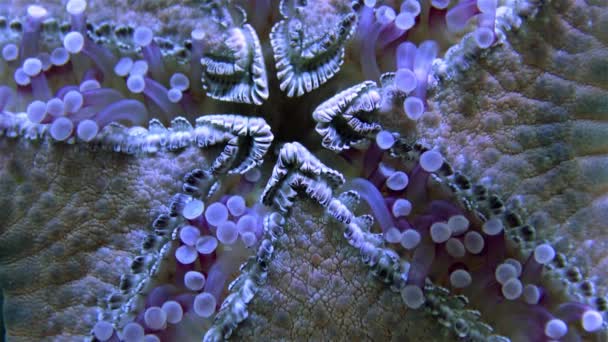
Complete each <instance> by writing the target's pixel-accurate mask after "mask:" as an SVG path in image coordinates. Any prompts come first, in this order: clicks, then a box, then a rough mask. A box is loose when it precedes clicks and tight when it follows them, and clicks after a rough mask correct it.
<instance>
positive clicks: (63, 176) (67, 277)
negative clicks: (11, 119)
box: [0, 139, 206, 341]
mask: <svg viewBox="0 0 608 342" xmlns="http://www.w3.org/2000/svg"><path fill="white" fill-rule="evenodd" d="M0 151H1V152H0V156H1V157H0V165H1V166H0V193H1V195H0V206H1V207H2V211H1V214H2V223H1V224H0V287H1V288H2V291H3V293H4V318H5V319H6V322H5V324H6V326H7V336H9V340H11V341H13V340H16V341H19V340H32V341H34V340H36V341H38V340H44V339H48V340H51V339H59V340H73V339H74V338H77V337H80V338H81V339H82V338H84V337H85V336H87V335H88V332H89V330H90V329H91V327H92V325H93V324H94V323H95V322H96V321H97V319H98V317H97V315H98V314H99V313H100V312H101V311H100V309H99V307H105V305H106V304H105V301H106V299H107V297H108V295H109V294H110V293H112V292H116V291H118V290H117V287H118V283H119V278H120V276H121V275H122V274H124V273H126V272H127V270H128V268H129V264H130V260H131V259H132V257H133V256H134V255H137V254H138V251H139V248H140V246H141V241H142V239H143V237H144V236H145V233H146V232H147V231H149V223H150V222H151V221H152V220H153V219H154V217H155V215H154V214H155V213H156V214H157V212H156V211H157V210H158V209H159V208H161V207H162V206H163V205H164V204H165V203H166V202H167V199H168V198H170V196H171V195H172V194H173V193H175V192H176V191H178V190H179V187H180V186H181V181H180V180H181V176H182V170H184V169H192V168H194V167H196V166H200V165H204V164H206V158H205V157H204V156H203V155H202V153H201V150H199V149H198V148H191V149H189V150H185V151H183V152H181V153H180V155H179V156H177V155H173V154H171V153H166V154H164V153H159V154H158V155H156V156H146V157H134V156H125V155H121V154H117V153H114V152H107V151H106V152H104V151H90V150H88V149H87V148H86V147H82V146H81V147H75V146H69V145H64V144H48V143H43V144H41V145H40V144H37V143H29V142H26V141H20V142H15V141H13V140H8V141H7V140H6V139H3V140H1V141H0Z"/></svg>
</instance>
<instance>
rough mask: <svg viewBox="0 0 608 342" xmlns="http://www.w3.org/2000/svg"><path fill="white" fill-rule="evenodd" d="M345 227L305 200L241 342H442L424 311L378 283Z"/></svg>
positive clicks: (293, 214) (297, 209) (288, 229)
mask: <svg viewBox="0 0 608 342" xmlns="http://www.w3.org/2000/svg"><path fill="white" fill-rule="evenodd" d="M343 229H344V228H343V227H342V226H341V225H340V224H338V223H337V222H336V221H335V220H333V219H331V218H329V217H328V216H325V215H324V214H323V211H322V210H320V207H319V205H318V204H316V203H313V202H312V201H309V200H304V201H300V202H299V204H298V205H296V206H295V207H294V208H293V209H292V211H291V214H290V218H289V219H288V220H287V224H286V225H285V234H284V235H283V237H282V238H281V239H280V240H279V241H278V243H277V250H276V256H275V261H274V262H273V263H272V264H271V266H270V269H269V276H268V284H267V286H265V287H263V288H262V289H261V290H260V292H259V293H258V296H257V297H256V298H255V299H254V301H253V302H252V304H250V309H251V311H252V314H251V316H250V317H249V318H248V319H247V320H246V321H245V322H244V323H243V325H242V326H241V327H240V328H239V329H238V330H237V331H236V335H235V336H234V337H235V339H237V340H241V339H246V340H255V341H270V340H281V339H286V340H289V341H310V340H313V341H322V340H332V341H345V340H353V341H366V340H374V341H407V340H408V339H411V340H413V341H415V340H419V339H424V338H425V337H426V338H428V336H433V338H434V339H435V340H441V336H440V335H438V334H437V331H436V328H435V326H434V324H433V322H432V321H430V320H428V319H425V316H424V314H423V313H422V312H420V311H416V310H407V309H406V307H405V306H404V305H403V304H402V300H401V297H400V295H399V293H395V292H392V291H389V290H388V289H387V287H386V286H385V285H384V284H381V283H380V282H378V281H376V280H374V279H373V278H372V277H371V275H370V274H369V272H368V271H367V270H366V266H365V265H363V264H362V263H361V262H360V256H359V252H358V251H356V250H355V249H353V248H352V247H350V246H349V245H348V244H346V242H345V240H344V237H343V233H342V232H343Z"/></svg>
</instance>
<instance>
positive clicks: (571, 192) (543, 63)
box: [420, 1, 608, 286]
mask: <svg viewBox="0 0 608 342" xmlns="http://www.w3.org/2000/svg"><path fill="white" fill-rule="evenodd" d="M607 15H608V10H607V7H606V4H605V3H604V4H602V3H601V2H585V1H572V2H571V1H553V2H551V3H548V4H547V5H545V6H543V7H542V8H541V10H540V12H539V13H538V15H537V17H536V18H535V19H533V20H531V21H529V22H525V23H524V24H523V25H522V27H521V28H520V29H518V30H517V31H516V32H512V33H510V34H508V39H507V41H508V43H507V44H504V45H502V46H498V47H495V48H493V49H492V50H491V52H490V53H488V54H484V55H483V56H482V57H481V58H479V59H478V60H476V61H472V62H471V63H470V64H469V67H468V68H467V70H466V72H464V73H462V74H461V75H458V77H456V79H455V80H453V81H446V82H444V83H442V84H440V85H439V91H438V93H437V95H436V97H435V99H436V101H437V103H438V105H437V107H436V108H435V112H434V113H433V115H429V116H427V119H426V120H425V121H424V126H423V127H421V128H420V132H421V135H422V137H423V139H422V140H423V141H427V142H428V143H429V144H431V145H439V146H442V148H443V149H444V151H445V155H446V156H447V158H448V159H449V160H450V162H451V163H452V165H453V166H454V168H455V169H457V170H462V171H463V173H465V174H467V175H468V176H469V177H470V178H471V179H472V180H473V181H475V182H481V183H483V184H486V185H488V186H489V188H490V189H491V190H493V191H495V192H497V193H498V194H501V195H502V198H503V199H504V200H505V201H506V202H509V204H510V206H511V207H516V206H518V207H521V208H522V209H523V212H524V213H525V216H527V217H528V218H529V220H530V222H531V223H532V224H533V225H534V226H535V227H536V231H537V236H538V238H539V239H547V240H548V241H551V242H552V243H555V244H556V246H557V247H558V248H559V249H561V250H563V251H565V252H566V251H567V254H574V256H576V257H577V260H576V261H575V264H578V265H579V266H582V267H583V268H587V267H588V268H589V270H588V271H590V272H591V275H593V276H597V279H595V280H596V281H597V282H598V284H601V285H603V286H606V285H607V282H606V281H607V279H608V277H607V273H605V267H602V265H605V264H606V261H605V258H606V253H605V251H606V248H605V247H606V240H605V239H603V238H601V236H602V235H603V234H605V232H606V230H607V229H608V224H607V222H608V216H607V214H606V212H607V211H606V209H607V208H608V199H607V197H606V193H607V192H608V191H607V190H608V168H607V166H608V154H607V153H608V150H607V147H608V145H606V141H607V138H608V122H607V121H606V118H607V117H606V114H607V113H608V101H607V100H606V98H607V96H608V88H607V84H608V73H607V69H606V65H605V61H606V59H607V58H608V48H607V43H608V36H606V30H605V29H606V26H607V25H608V21H607V18H608V16H607ZM602 28H604V31H602Z"/></svg>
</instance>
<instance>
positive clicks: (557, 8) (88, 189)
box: [0, 1, 608, 340]
mask: <svg viewBox="0 0 608 342" xmlns="http://www.w3.org/2000/svg"><path fill="white" fill-rule="evenodd" d="M142 3H143V2H142ZM601 5H602V2H601V1H596V2H594V3H592V2H589V3H584V2H582V1H578V2H574V1H553V2H550V3H547V4H545V5H544V7H543V8H542V9H541V11H540V13H539V14H538V16H537V17H536V18H534V19H531V22H530V23H525V24H524V25H523V26H522V28H520V29H519V30H518V31H516V32H514V33H509V34H508V45H503V46H497V47H494V48H492V49H491V50H490V51H488V52H487V53H483V56H482V57H481V58H478V59H475V60H473V61H470V62H469V67H468V68H467V69H466V71H464V72H463V73H462V74H460V75H458V78H457V79H455V80H453V81H444V82H441V83H440V84H439V86H438V88H437V94H436V96H435V97H434V98H433V99H434V100H435V101H436V104H434V105H433V109H434V113H433V114H434V115H428V114H427V115H428V116H427V117H426V118H425V120H424V121H423V122H422V123H421V125H420V126H419V127H418V131H419V133H420V135H421V138H422V139H423V141H425V142H428V143H429V144H430V145H440V146H442V147H443V149H444V152H445V153H444V155H445V156H446V157H447V158H448V159H449V160H450V162H452V164H453V165H454V167H455V168H456V169H459V170H462V171H464V173H465V174H467V175H469V176H471V178H472V179H473V180H483V179H488V181H489V183H488V184H489V185H490V187H491V188H492V189H493V190H494V191H496V192H498V193H499V194H501V195H503V197H504V198H506V199H511V202H516V201H519V202H521V204H520V206H521V207H523V208H524V209H525V211H526V212H527V213H528V216H530V217H532V218H534V220H535V222H537V223H536V226H537V228H539V232H540V234H541V237H545V238H547V239H549V240H552V241H555V238H556V237H558V236H562V237H564V240H565V241H567V242H568V243H569V244H571V245H572V246H573V247H574V248H573V250H572V251H571V252H570V253H571V254H574V255H581V256H582V255H585V258H589V259H588V260H587V259H585V258H583V257H580V258H576V259H574V260H573V263H574V264H578V265H583V266H584V265H585V264H586V263H587V262H588V263H589V266H590V269H589V271H590V272H591V275H595V276H596V277H595V278H593V280H594V281H595V282H596V283H598V284H602V282H606V281H607V280H606V279H608V277H606V273H605V270H606V267H605V266H606V265H607V264H608V261H606V259H605V256H606V255H605V253H604V252H603V251H605V250H606V248H605V247H604V246H605V244H606V242H605V241H606V239H603V238H602V235H605V234H602V233H604V232H605V231H606V223H605V222H607V221H606V217H605V215H606V210H604V208H605V207H606V199H605V198H604V197H603V196H602V195H604V194H605V193H606V179H607V177H606V174H605V173H606V170H607V168H606V167H604V165H605V163H606V154H605V153H606V144H605V141H606V140H605V137H606V129H605V127H603V126H600V125H601V124H605V123H604V119H605V114H606V113H608V108H607V107H608V104H607V102H606V99H607V98H608V97H606V95H608V94H606V84H607V83H608V80H607V79H606V75H608V74H607V73H606V69H605V66H604V65H602V64H601V62H605V60H606V59H607V56H606V53H608V51H607V49H606V44H607V42H608V37H607V36H606V32H607V30H606V26H607V25H608V24H607V23H608V11H607V10H606V7H601ZM586 6H590V7H586ZM160 7H162V6H160ZM91 12H92V13H96V11H94V10H93V11H91ZM172 15H173V14H172ZM160 17H161V16H156V18H160ZM176 17H179V16H176ZM142 18H147V17H146V16H142ZM154 20H158V19H154ZM590 22H591V25H589V23H590ZM548 23H549V24H548ZM149 25H150V26H152V27H153V28H155V30H156V29H159V28H158V27H156V26H155V25H154V24H149ZM180 27H185V31H188V27H189V26H187V25H183V26H180ZM159 32H160V33H159V35H160V34H162V32H163V31H162V30H159ZM182 36H184V35H183V34H182ZM545 39H548V40H549V45H547V44H546V43H544V40H545ZM348 68H349V67H348V66H345V69H344V70H342V73H344V72H347V71H348ZM358 81H361V80H358ZM328 89H329V91H330V92H331V91H333V90H334V89H331V88H328ZM326 91H327V90H326ZM330 95H333V93H330V94H328V96H330ZM273 96H276V97H280V95H279V94H274V95H273ZM598 127H599V128H598ZM591 132H593V135H592V139H589V137H588V134H590V133H591ZM583 134H584V136H583ZM0 144H1V145H0V201H1V202H0V203H1V204H0V207H1V208H2V210H1V211H0V215H3V216H2V217H1V218H0V287H1V288H2V291H3V292H4V296H5V298H4V305H5V307H4V312H5V316H4V317H5V319H6V322H5V323H6V325H7V327H8V333H9V335H10V336H15V337H16V338H15V340H40V339H41V338H44V337H47V338H48V339H51V338H55V337H59V338H60V339H61V338H63V339H66V340H67V339H69V338H71V337H74V336H84V335H86V334H87V333H88V331H89V330H90V327H91V326H92V324H93V323H94V322H95V321H96V319H97V317H96V315H97V312H98V309H97V306H100V305H104V300H105V297H106V296H107V294H108V293H110V292H111V291H112V290H114V289H115V288H116V286H117V284H118V278H119V276H120V275H121V274H123V273H125V272H126V269H127V268H128V261H129V259H130V258H131V257H132V256H133V255H135V254H136V251H137V249H138V246H139V245H140V241H141V238H142V237H143V231H144V227H146V226H148V225H149V223H150V222H151V220H152V219H153V218H154V215H153V213H154V210H156V209H158V208H159V207H161V206H162V205H163V204H166V203H167V201H168V200H169V198H170V196H171V195H172V194H174V193H175V192H176V191H178V190H179V185H180V182H179V180H180V179H181V176H183V174H184V173H185V172H187V171H189V170H190V169H192V168H193V167H196V166H200V164H203V163H205V162H204V160H205V159H204V157H202V156H201V155H200V154H199V153H200V152H199V151H198V150H187V151H185V152H181V153H178V154H160V155H157V156H144V157H141V158H136V157H126V156H122V155H118V154H115V153H109V152H90V151H82V150H79V149H78V148H77V147H74V146H66V145H63V144H57V145H52V146H47V145H44V146H41V147H40V146H34V145H32V144H28V143H25V142H19V143H14V142H13V141H12V140H11V141H7V140H6V139H4V138H3V139H2V140H0ZM322 154H324V153H320V154H319V155H322ZM322 159H324V162H328V164H329V165H332V164H331V163H330V162H329V160H330V159H329V158H322ZM473 161H476V163H473ZM32 165H33V167H32ZM341 171H345V170H341ZM524 180H525V181H524ZM76 203H77V204H78V206H84V207H85V210H82V211H78V210H75V209H73V207H72V206H73V205H74V204H76ZM5 209H11V210H5ZM319 213H320V211H319V209H318V207H316V206H315V205H311V204H309V203H300V204H299V205H298V206H296V207H294V209H293V212H292V214H291V217H290V218H289V220H288V224H287V227H286V236H285V237H284V238H283V240H281V241H280V243H279V246H278V247H277V255H276V257H275V261H274V264H272V265H271V266H270V269H269V279H268V284H267V286H266V287H264V288H262V289H261V290H260V292H259V293H258V295H257V296H256V297H255V298H254V300H253V302H252V303H251V305H250V317H249V318H248V320H246V321H245V323H244V324H243V325H242V326H241V327H239V329H238V330H237V331H236V332H235V334H236V336H235V337H236V338H242V339H250V340H253V339H255V340H268V339H290V340H291V339H293V340H307V339H313V340H322V339H334V340H344V339H351V340H352V339H375V340H388V339H393V340H406V339H411V340H439V339H440V337H438V331H439V330H440V329H439V327H438V325H437V323H436V322H435V321H434V320H433V319H432V318H428V316H424V315H423V314H422V313H419V312H415V311H406V310H405V309H404V306H403V304H402V302H401V300H400V298H399V297H398V295H396V294H393V293H392V292H390V291H389V290H388V289H387V288H386V287H385V286H384V285H381V284H379V283H378V282H377V281H376V280H374V279H372V278H371V277H370V276H369V273H368V271H367V269H366V268H365V266H363V265H362V264H361V262H360V260H359V258H358V257H357V256H356V254H355V253H354V251H353V250H352V249H351V248H350V247H349V246H348V245H347V244H346V241H344V239H343V238H342V237H341V233H339V230H336V232H337V233H335V235H334V233H332V232H333V229H332V226H333V225H334V223H333V221H331V220H330V219H327V218H323V217H320V214H319ZM309 223H312V224H309ZM588 239H594V240H593V241H592V242H589V241H587V240H588ZM586 241H587V242H586ZM45 246H49V247H48V248H44V247H45ZM367 310H369V311H370V312H371V314H367ZM60 334H63V335H60ZM11 340H12V339H11Z"/></svg>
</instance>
